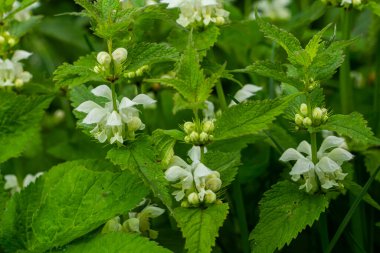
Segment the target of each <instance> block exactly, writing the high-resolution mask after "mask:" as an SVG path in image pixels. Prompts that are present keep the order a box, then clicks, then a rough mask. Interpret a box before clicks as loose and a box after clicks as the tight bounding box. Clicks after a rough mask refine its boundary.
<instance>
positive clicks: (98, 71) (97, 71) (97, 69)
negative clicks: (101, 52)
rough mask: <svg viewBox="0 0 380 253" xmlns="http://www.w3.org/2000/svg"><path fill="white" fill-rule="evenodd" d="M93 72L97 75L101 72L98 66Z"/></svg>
mask: <svg viewBox="0 0 380 253" xmlns="http://www.w3.org/2000/svg"><path fill="white" fill-rule="evenodd" d="M94 72H95V73H97V74H99V73H100V72H101V69H100V68H99V66H95V67H94Z"/></svg>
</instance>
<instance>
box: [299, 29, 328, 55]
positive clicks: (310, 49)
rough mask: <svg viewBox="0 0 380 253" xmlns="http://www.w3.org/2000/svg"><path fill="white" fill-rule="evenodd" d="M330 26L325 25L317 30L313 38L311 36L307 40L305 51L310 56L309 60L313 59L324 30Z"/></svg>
mask: <svg viewBox="0 0 380 253" xmlns="http://www.w3.org/2000/svg"><path fill="white" fill-rule="evenodd" d="M330 26H331V24H329V25H327V26H326V27H324V28H323V29H322V30H320V31H319V32H317V33H316V34H315V35H314V36H313V38H311V40H310V41H309V43H307V45H306V47H305V51H306V52H307V53H308V55H309V56H310V60H311V61H313V59H314V57H315V56H316V55H317V53H318V49H319V47H320V45H321V41H322V36H323V34H324V33H325V32H326V30H327V29H329V28H330Z"/></svg>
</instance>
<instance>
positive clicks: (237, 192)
mask: <svg viewBox="0 0 380 253" xmlns="http://www.w3.org/2000/svg"><path fill="white" fill-rule="evenodd" d="M216 93H217V95H218V99H219V104H220V108H221V109H222V111H224V110H226V109H227V108H228V106H227V101H226V96H225V95H224V91H223V87H222V84H221V83H220V82H217V83H216ZM232 195H233V199H234V202H235V208H236V214H237V218H238V222H239V227H240V233H241V243H242V248H243V252H244V253H249V252H250V247H249V232H248V226H247V221H246V214H245V207H244V201H243V194H242V192H241V188H240V180H239V177H236V179H235V180H234V181H233V182H232Z"/></svg>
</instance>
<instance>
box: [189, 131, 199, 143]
mask: <svg viewBox="0 0 380 253" xmlns="http://www.w3.org/2000/svg"><path fill="white" fill-rule="evenodd" d="M190 141H191V142H198V141H199V134H198V133H197V132H195V131H193V132H192V133H191V134H190Z"/></svg>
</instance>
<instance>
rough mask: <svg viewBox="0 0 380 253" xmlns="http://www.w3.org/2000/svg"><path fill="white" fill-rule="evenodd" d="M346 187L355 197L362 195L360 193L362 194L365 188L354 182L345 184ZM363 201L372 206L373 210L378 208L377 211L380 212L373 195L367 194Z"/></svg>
mask: <svg viewBox="0 0 380 253" xmlns="http://www.w3.org/2000/svg"><path fill="white" fill-rule="evenodd" d="M344 187H345V188H347V189H348V190H349V191H350V192H351V193H352V194H353V195H355V196H356V197H357V196H359V195H360V193H361V192H362V190H363V187H362V186H361V185H359V184H357V183H356V182H354V181H349V182H345V183H344ZM363 201H365V202H366V203H367V204H369V205H370V206H372V207H373V208H376V209H377V210H379V211H380V205H379V203H377V202H376V200H374V199H373V198H372V196H371V195H369V194H368V193H366V194H365V195H364V196H363Z"/></svg>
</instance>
